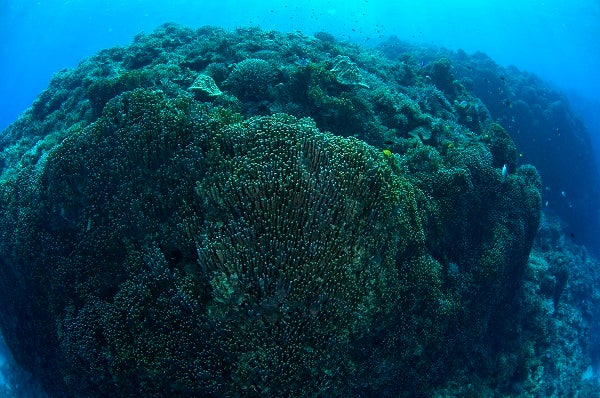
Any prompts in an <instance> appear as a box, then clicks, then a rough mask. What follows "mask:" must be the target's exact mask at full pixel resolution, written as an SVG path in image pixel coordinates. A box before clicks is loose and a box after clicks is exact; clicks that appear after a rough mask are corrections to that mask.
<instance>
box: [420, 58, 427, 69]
mask: <svg viewBox="0 0 600 398" xmlns="http://www.w3.org/2000/svg"><path fill="white" fill-rule="evenodd" d="M425 65H427V62H425V60H424V59H422V60H421V68H423V67H425Z"/></svg>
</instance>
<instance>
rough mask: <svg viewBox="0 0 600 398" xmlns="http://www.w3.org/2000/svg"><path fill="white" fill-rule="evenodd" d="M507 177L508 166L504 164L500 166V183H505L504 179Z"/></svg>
mask: <svg viewBox="0 0 600 398" xmlns="http://www.w3.org/2000/svg"><path fill="white" fill-rule="evenodd" d="M507 176H508V166H507V165H506V163H505V164H504V166H502V182H503V183H504V182H506V177H507Z"/></svg>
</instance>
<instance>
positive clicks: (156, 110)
mask: <svg viewBox="0 0 600 398" xmlns="http://www.w3.org/2000/svg"><path fill="white" fill-rule="evenodd" d="M323 37H326V36H325V35H324V34H319V35H317V37H307V36H302V35H298V34H289V35H284V34H280V33H276V32H263V31H259V30H240V31H236V32H233V33H226V32H224V31H221V30H218V29H213V28H202V29H199V30H198V31H192V30H189V29H184V28H180V27H177V26H174V25H166V26H164V27H162V28H161V29H159V30H158V31H156V32H155V33H153V34H151V35H149V36H140V37H138V38H136V41H135V42H134V43H133V44H132V45H131V46H129V47H126V48H119V49H112V50H106V51H103V52H101V53H100V54H98V55H97V56H95V57H93V58H91V59H89V60H86V61H84V62H82V64H81V65H80V66H79V68H77V69H76V70H73V71H69V72H63V73H61V74H59V75H57V77H55V79H54V80H53V82H52V83H51V86H50V88H49V89H48V90H47V91H45V92H44V93H43V94H42V95H41V97H40V99H39V100H38V101H37V102H36V103H35V104H34V105H33V107H32V108H31V109H30V110H28V111H27V112H26V113H25V114H24V115H23V116H22V117H21V118H20V119H19V120H18V121H17V122H16V123H15V124H13V125H12V126H11V127H10V128H9V129H8V130H7V131H6V133H5V135H4V137H3V139H2V142H1V143H0V144H1V148H2V149H3V152H2V159H3V161H4V166H3V168H2V170H1V172H2V174H1V176H0V178H1V180H2V186H1V189H0V234H1V239H0V242H1V243H0V265H1V267H0V287H1V288H0V304H1V305H2V308H3V309H4V311H3V312H2V314H1V315H0V325H1V326H2V331H3V333H4V336H5V339H6V341H7V344H8V345H9V346H10V347H11V349H12V350H13V352H14V355H15V359H16V360H17V361H18V362H19V363H20V364H22V365H23V366H24V367H25V368H26V369H28V370H30V371H32V372H33V374H34V375H35V376H36V377H39V378H40V380H41V381H42V383H43V385H44V387H45V388H46V389H47V390H48V391H49V392H50V393H52V394H54V395H56V396H65V397H70V396H72V397H75V396H89V397H106V396H121V397H128V396H131V397H138V396H155V397H159V396H165V397H166V396H169V397H174V396H186V397H189V396H273V397H276V396H327V397H335V396H424V395H430V394H433V393H434V392H436V391H437V392H439V391H442V390H444V389H448V391H454V392H455V393H459V392H456V391H455V390H453V388H454V387H452V386H457V385H458V384H457V383H463V382H464V384H465V385H467V384H470V385H471V386H472V387H471V388H472V389H473V390H472V391H474V392H473V394H475V395H477V394H478V392H480V393H482V394H487V393H489V392H490V391H492V390H495V391H496V392H498V393H506V392H510V391H514V388H515V387H514V386H515V385H516V384H518V385H525V386H527V385H526V381H527V380H528V378H529V377H530V375H531V372H534V371H535V369H534V368H533V365H532V363H533V362H534V359H535V358H536V355H538V353H535V352H533V351H532V350H530V349H525V348H523V347H529V346H530V345H527V344H535V339H536V338H537V337H536V335H535V334H531V335H527V336H526V337H523V338H522V337H517V336H515V328H524V329H527V328H528V327H529V328H531V325H528V324H527V322H526V321H527V320H526V317H525V314H524V312H523V304H522V298H523V294H524V288H523V287H524V281H525V275H526V274H527V261H528V256H529V252H530V249H531V246H532V243H533V240H534V237H535V234H536V231H537V229H538V225H539V221H540V188H541V184H540V180H539V176H538V175H537V172H536V170H535V168H533V167H532V166H528V165H524V166H517V164H516V148H515V146H514V144H513V142H512V140H511V138H510V136H509V135H508V134H507V133H506V131H504V129H503V128H502V127H501V126H500V125H498V124H495V123H493V122H492V121H491V120H490V118H489V116H488V115H487V113H486V110H485V107H484V105H483V104H481V103H478V102H477V99H476V98H474V97H472V96H471V95H470V94H469V92H468V90H467V89H465V88H464V87H462V86H461V85H460V84H457V83H455V82H454V83H453V82H451V81H450V82H449V81H448V80H447V79H443V78H442V77H440V79H441V80H440V82H442V83H443V85H442V86H440V87H439V88H438V87H436V86H435V84H433V83H431V82H429V81H428V80H427V79H426V77H424V76H419V75H418V73H417V72H418V69H417V68H418V67H417V66H415V67H414V68H413V67H411V66H409V65H404V66H403V67H402V68H392V67H390V66H389V65H386V63H385V62H384V61H381V60H379V61H376V62H374V63H370V65H371V67H370V68H366V66H365V65H366V64H369V62H368V61H369V60H374V59H377V58H376V55H375V53H371V52H366V51H363V50H360V49H358V48H356V47H354V46H349V45H344V44H341V43H337V42H335V41H331V40H324V39H323ZM444 62H445V61H444ZM444 65H445V64H444V63H443V62H441V63H440V65H439V68H438V69H439V74H440V75H443V74H444V73H447V68H446V67H445V66H444ZM388 74H392V75H394V76H395V77H394V78H393V79H391V80H389V81H390V82H391V83H386V82H387V81H388V79H387V77H389V76H388ZM440 84H441V83H440ZM443 90H446V92H444V91H443ZM456 99H459V101H455V100H456ZM466 100H469V101H471V102H470V103H471V104H473V105H472V106H471V108H472V110H465V109H464V107H463V106H462V105H464V104H463V103H462V101H466ZM465 112H467V113H468V112H470V113H469V114H468V115H466V114H465ZM467 116H469V117H468V118H467ZM504 164H509V165H510V166H509V170H510V174H509V175H508V176H503V175H502V165H504ZM531 305H534V304H531ZM519 338H521V340H519ZM523 339H525V340H526V341H524V340H523ZM465 358H469V360H468V361H467V360H466V359H465ZM502 358H504V359H502ZM506 358H509V359H506ZM49 364H52V365H51V366H49ZM465 374H469V375H471V374H472V375H473V376H472V377H468V378H465ZM525 388H527V387H525Z"/></svg>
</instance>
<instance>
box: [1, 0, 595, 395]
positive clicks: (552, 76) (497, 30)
mask: <svg viewBox="0 0 600 398" xmlns="http://www.w3.org/2000/svg"><path fill="white" fill-rule="evenodd" d="M168 21H172V22H176V23H179V24H182V25H187V26H190V27H192V28H196V27H199V26H202V25H214V26H221V27H224V28H226V29H233V28H236V27H242V26H260V27H261V28H263V29H276V30H281V31H295V30H299V31H303V32H305V33H307V34H310V33H314V32H317V31H327V32H330V33H332V34H333V35H334V36H336V37H338V38H341V39H344V40H350V41H355V42H357V43H360V44H364V45H367V46H369V45H376V44H377V43H379V42H381V41H382V40H384V39H386V38H387V37H389V36H390V35H396V36H397V37H399V38H400V39H402V40H406V41H410V42H414V43H417V44H418V43H423V44H428V45H433V46H439V47H447V48H450V49H463V50H465V51H466V52H468V53H471V52H475V51H482V52H484V53H486V54H487V55H489V56H490V57H491V58H492V59H493V60H494V61H495V62H497V63H499V64H501V65H515V66H517V67H518V68H519V69H522V70H527V71H531V72H533V73H535V74H537V75H539V76H540V77H541V78H543V79H544V80H546V81H547V82H549V83H550V84H551V85H553V86H554V87H555V88H556V89H558V90H560V91H562V92H564V93H565V94H566V95H567V96H568V98H569V99H570V100H571V102H572V105H573V107H574V108H575V110H576V111H577V112H578V113H579V115H580V117H581V118H582V120H583V121H584V123H585V124H586V126H587V128H588V131H589V133H590V135H591V138H592V142H593V145H594V148H595V151H596V153H597V154H598V155H599V156H600V113H599V112H598V110H599V109H600V73H598V71H599V70H600V40H598V39H597V38H598V37H600V2H598V1H597V0H585V1H572V2H565V1H559V0H548V1H534V0H525V1H523V0H521V1H508V0H505V1H499V0H493V1H485V2H484V1H478V0H470V1H469V0H458V1H453V2H448V1H443V0H426V1H418V0H412V1H411V0H399V1H385V0H357V1H342V0H329V1H327V0H324V1H315V0H308V1H304V2H301V3H300V2H293V1H282V0H278V1H251V2H244V1H235V0H220V1H213V0H210V1H201V2H198V1H190V0H170V1H159V0H131V1H124V0H121V1H118V0H70V1H69V0H67V1H60V0H39V1H27V0H14V1H3V2H1V3H0V37H1V38H2V40H0V76H2V78H0V130H2V129H3V128H5V127H6V126H7V125H9V124H10V123H11V122H13V121H14V120H15V119H16V118H17V117H18V115H19V114H20V113H21V112H23V111H24V110H25V109H26V108H27V107H28V106H30V105H31V103H32V102H33V100H34V99H35V98H36V96H37V95H38V94H39V93H40V92H41V91H42V90H43V89H44V88H45V87H46V86H47V84H48V82H49V81H50V78H51V77H52V75H53V74H54V73H55V72H57V71H59V70H61V69H63V68H72V67H75V66H76V65H77V63H78V62H79V61H81V60H82V59H84V58H85V57H88V56H90V55H92V54H94V53H96V52H97V51H99V50H101V49H103V48H109V47H114V46H117V45H126V44H128V43H129V42H131V40H132V39H133V37H134V35H136V34H137V33H139V32H141V31H144V32H150V31H152V30H153V29H155V28H156V27H157V26H159V25H161V24H163V23H164V22H168ZM559 189H560V188H559ZM567 194H568V193H566V194H565V195H567ZM3 353H4V354H6V352H5V351H4V350H1V349H0V370H2V369H6V368H7V363H8V362H7V361H8V360H9V359H7V355H3ZM3 380H4V376H2V374H0V382H2V381H3ZM1 391H2V390H1V389H0V392H1Z"/></svg>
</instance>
